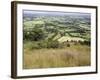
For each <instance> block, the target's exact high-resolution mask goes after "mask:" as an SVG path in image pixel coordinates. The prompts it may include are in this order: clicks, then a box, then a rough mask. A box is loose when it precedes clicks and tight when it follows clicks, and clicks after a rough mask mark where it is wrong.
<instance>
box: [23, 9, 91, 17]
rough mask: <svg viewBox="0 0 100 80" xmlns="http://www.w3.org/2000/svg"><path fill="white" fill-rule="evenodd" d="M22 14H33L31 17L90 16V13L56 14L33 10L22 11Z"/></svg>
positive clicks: (54, 12)
mask: <svg viewBox="0 0 100 80" xmlns="http://www.w3.org/2000/svg"><path fill="white" fill-rule="evenodd" d="M23 13H24V14H33V15H55V16H61V15H76V16H90V13H78V12H60V11H59V12H57V11H33V10H23Z"/></svg>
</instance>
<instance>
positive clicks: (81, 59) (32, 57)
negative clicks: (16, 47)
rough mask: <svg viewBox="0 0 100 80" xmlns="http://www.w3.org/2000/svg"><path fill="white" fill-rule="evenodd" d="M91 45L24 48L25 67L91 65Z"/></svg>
mask: <svg viewBox="0 0 100 80" xmlns="http://www.w3.org/2000/svg"><path fill="white" fill-rule="evenodd" d="M90 64H91V63H90V47H88V46H85V45H73V46H71V47H66V48H63V49H38V50H37V49H34V50H30V49H28V48H25V49H24V66H23V68H24V69H32V68H53V67H74V66H89V65H90Z"/></svg>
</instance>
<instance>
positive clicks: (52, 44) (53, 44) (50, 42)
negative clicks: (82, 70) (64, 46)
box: [47, 40, 59, 48]
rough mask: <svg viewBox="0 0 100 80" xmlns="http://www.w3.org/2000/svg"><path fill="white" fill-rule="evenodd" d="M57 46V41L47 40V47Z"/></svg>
mask: <svg viewBox="0 0 100 80" xmlns="http://www.w3.org/2000/svg"><path fill="white" fill-rule="evenodd" d="M58 47H59V42H58V41H57V40H55V41H48V42H47V48H58Z"/></svg>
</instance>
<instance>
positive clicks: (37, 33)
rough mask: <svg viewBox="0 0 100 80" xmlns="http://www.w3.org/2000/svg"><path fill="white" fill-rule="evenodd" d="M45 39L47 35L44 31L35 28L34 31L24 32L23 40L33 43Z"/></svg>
mask: <svg viewBox="0 0 100 80" xmlns="http://www.w3.org/2000/svg"><path fill="white" fill-rule="evenodd" d="M44 38H45V33H44V32H43V30H42V29H38V28H33V29H32V30H24V34H23V39H24V40H31V41H39V40H43V39H44Z"/></svg>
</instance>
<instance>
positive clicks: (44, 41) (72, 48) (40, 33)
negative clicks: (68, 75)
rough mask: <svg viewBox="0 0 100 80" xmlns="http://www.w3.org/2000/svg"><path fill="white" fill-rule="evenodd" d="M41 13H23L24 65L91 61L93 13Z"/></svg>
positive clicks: (59, 64) (67, 64) (42, 65)
mask: <svg viewBox="0 0 100 80" xmlns="http://www.w3.org/2000/svg"><path fill="white" fill-rule="evenodd" d="M39 13H40V12H38V13H37V12H36V13H35V12H34V13H33V14H32V13H31V14H29V13H28V14H24V17H23V19H24V20H23V43H24V44H23V46H24V50H23V51H24V52H23V55H24V57H23V59H24V62H23V65H24V66H23V68H24V69H31V68H54V67H75V66H89V65H91V61H90V60H91V57H90V56H91V54H90V52H91V49H90V46H91V26H90V25H91V21H90V20H91V19H90V16H87V15H86V14H85V15H83V14H80V15H78V13H77V14H76V13H74V14H73V13H71V14H70V15H69V13H59V14H57V12H54V13H53V12H49V13H48V12H44V13H41V14H39ZM72 14H73V15H72Z"/></svg>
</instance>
